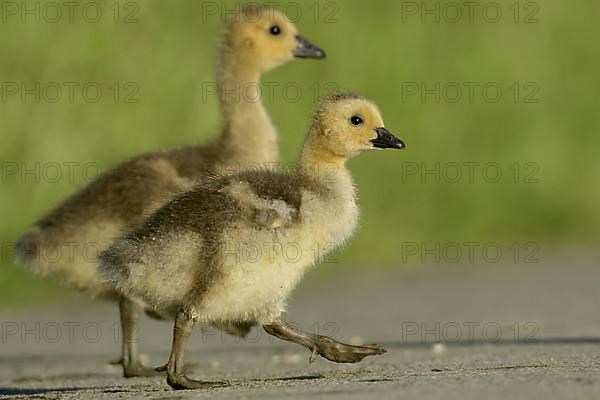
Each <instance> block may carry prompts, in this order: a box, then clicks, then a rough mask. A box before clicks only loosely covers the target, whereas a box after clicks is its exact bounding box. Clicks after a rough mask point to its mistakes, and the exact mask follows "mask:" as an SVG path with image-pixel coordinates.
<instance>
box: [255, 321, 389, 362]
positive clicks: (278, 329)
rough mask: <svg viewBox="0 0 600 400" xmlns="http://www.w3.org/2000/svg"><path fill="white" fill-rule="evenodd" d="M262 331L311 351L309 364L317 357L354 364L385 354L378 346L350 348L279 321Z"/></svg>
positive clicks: (264, 327)
mask: <svg viewBox="0 0 600 400" xmlns="http://www.w3.org/2000/svg"><path fill="white" fill-rule="evenodd" d="M263 329H264V330H265V331H266V332H267V333H268V334H270V335H273V336H275V337H278V338H279V339H282V340H286V341H288V342H294V343H297V344H299V345H301V346H304V347H306V348H307V349H309V350H310V351H311V354H310V358H309V362H313V361H314V360H315V359H316V358H317V355H320V356H322V357H324V358H326V359H328V360H330V361H333V362H337V363H356V362H359V361H361V360H362V359H363V358H365V357H367V356H376V355H380V354H383V353H385V352H386V350H385V349H384V348H383V347H381V346H380V345H378V344H370V345H365V346H352V345H350V344H346V343H342V342H338V341H337V340H335V339H332V338H330V337H329V336H323V335H316V334H314V333H307V332H302V331H300V330H297V329H294V328H293V327H291V326H290V325H288V324H286V323H285V322H283V321H281V320H276V321H273V322H272V323H270V324H268V325H263Z"/></svg>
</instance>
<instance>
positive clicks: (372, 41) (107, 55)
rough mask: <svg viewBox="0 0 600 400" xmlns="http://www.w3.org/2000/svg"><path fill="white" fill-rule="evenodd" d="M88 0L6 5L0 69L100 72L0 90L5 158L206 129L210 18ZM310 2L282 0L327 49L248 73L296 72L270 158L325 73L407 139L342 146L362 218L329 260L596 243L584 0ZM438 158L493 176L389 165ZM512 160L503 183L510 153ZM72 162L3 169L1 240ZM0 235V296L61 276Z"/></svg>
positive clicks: (197, 6)
mask: <svg viewBox="0 0 600 400" xmlns="http://www.w3.org/2000/svg"><path fill="white" fill-rule="evenodd" d="M97 3H98V4H101V5H102V7H103V10H104V16H103V18H102V20H101V21H100V22H98V23H95V24H92V23H87V22H85V21H83V20H82V18H81V17H80V16H79V15H80V14H76V18H75V20H76V21H75V22H74V23H72V24H71V23H68V22H67V21H66V20H65V18H63V20H61V21H60V22H58V23H47V22H43V21H42V22H40V23H35V22H33V21H31V20H29V22H26V23H21V22H19V20H18V17H12V16H6V18H7V22H3V23H0V36H1V37H2V38H3V39H2V42H3V44H2V46H0V76H1V77H2V78H1V81H2V82H4V83H6V82H17V83H18V84H20V83H21V82H25V83H27V84H28V85H33V83H34V82H40V83H41V85H44V84H46V83H48V82H59V83H61V82H80V83H81V84H85V83H87V82H97V83H98V84H99V85H100V86H101V87H102V88H103V90H104V95H103V97H102V99H101V100H100V101H99V102H97V103H89V102H86V101H84V100H83V99H82V98H81V95H80V93H81V92H80V91H77V90H76V92H75V93H76V96H75V101H74V102H73V103H71V102H69V101H67V100H65V98H64V97H63V99H62V100H61V101H58V102H57V103H49V102H47V101H41V102H40V103H36V102H34V101H33V100H32V99H31V96H30V97H29V98H28V99H27V101H25V102H22V101H20V100H19V98H18V96H10V97H8V98H7V100H6V101H2V102H1V103H0V135H1V138H2V142H1V144H2V145H1V146H0V160H1V161H2V163H3V164H2V165H3V166H4V167H6V165H7V164H6V163H15V162H16V163H26V164H27V165H29V166H31V165H33V164H34V163H36V162H39V163H41V164H42V165H44V164H45V163H49V162H55V163H59V164H62V163H65V162H79V163H81V164H86V163H90V162H93V163H97V165H100V166H102V167H108V166H110V165H112V164H114V163H116V162H118V161H120V160H123V159H125V158H127V157H129V156H131V155H134V154H137V153H140V152H144V151H149V150H153V149H157V148H168V147H172V146H176V145H181V144H188V143H197V142H202V141H205V140H207V139H209V138H211V137H213V136H214V134H215V133H216V131H217V127H218V118H217V104H216V99H215V98H214V97H209V98H208V101H206V102H204V101H203V99H202V84H203V82H211V81H213V76H214V60H215V54H216V45H217V43H218V34H219V30H220V26H221V24H220V21H219V18H218V17H216V16H210V17H208V19H207V21H206V22H202V5H201V3H202V2H198V1H191V0H190V1H179V2H177V3H176V4H177V5H173V4H171V3H168V4H167V2H159V1H153V2H150V1H141V2H139V12H138V13H137V15H136V17H137V18H138V19H139V23H135V24H123V23H119V24H115V23H113V22H112V12H111V11H109V9H108V7H109V5H110V4H112V3H113V2H112V1H98V2H97ZM217 3H218V4H220V3H221V2H217ZM313 3H314V1H313V0H309V1H300V2H298V3H297V4H299V5H300V6H301V9H302V10H303V18H301V20H300V21H298V22H297V26H298V28H299V30H300V31H301V32H302V33H303V34H304V35H305V36H306V37H308V38H310V39H311V40H312V41H314V42H315V43H317V44H318V45H320V46H321V47H323V48H324V49H326V50H327V52H328V58H327V60H325V61H322V62H317V61H296V62H293V63H291V64H289V65H286V66H284V67H282V68H279V69H278V70H276V71H273V72H271V73H269V74H268V75H267V76H265V78H264V80H265V81H269V82H280V83H281V84H282V85H284V84H286V83H290V82H294V83H297V84H299V85H300V87H301V88H302V89H303V93H304V95H303V96H302V97H301V98H300V99H299V101H297V102H295V103H292V102H289V101H285V100H284V99H283V96H282V93H281V91H276V92H275V98H274V101H273V102H268V104H267V107H268V109H269V111H270V113H271V115H272V118H273V120H274V122H275V123H276V125H277V126H278V128H279V130H280V132H281V149H282V157H283V160H284V161H293V160H294V159H295V157H296V155H297V153H298V149H299V146H300V144H301V142H302V139H303V136H304V133H305V130H306V127H307V123H308V120H309V117H310V115H311V112H312V110H313V108H314V105H315V99H314V90H312V89H310V88H311V87H313V88H314V86H313V85H315V84H318V85H319V87H320V88H321V90H320V91H319V94H320V95H323V94H325V93H326V90H325V88H326V87H327V84H328V83H330V82H335V84H336V86H338V87H340V88H343V89H352V90H354V91H357V92H360V93H363V94H365V95H367V96H369V97H371V98H373V99H374V100H376V102H377V103H378V104H379V105H380V108H381V110H382V112H383V115H384V118H385V120H386V125H387V127H388V128H390V130H392V131H393V132H396V133H397V134H398V135H399V136H400V137H401V138H403V139H404V140H405V141H406V142H407V144H408V149H407V151H405V152H403V153H399V152H391V151H389V152H385V153H384V152H376V153H373V154H367V155H364V156H361V157H359V158H357V159H355V160H353V161H352V162H351V163H350V166H351V169H352V171H353V173H354V175H355V180H356V184H357V187H358V189H359V196H360V204H361V207H362V222H361V228H360V230H359V231H358V233H357V235H356V236H355V238H354V239H353V241H352V242H351V244H350V245H349V246H348V247H347V248H345V249H344V250H343V251H341V252H340V254H339V263H337V264H335V265H334V266H332V267H330V268H336V266H337V267H340V268H344V267H346V266H347V265H361V264H365V263H369V264H370V265H393V264H397V263H398V262H400V258H399V251H400V249H401V247H402V243H405V242H428V243H429V242H436V241H440V242H447V241H453V242H468V241H479V242H483V241H497V242H499V243H505V244H507V245H508V244H510V243H512V242H515V241H520V242H523V243H525V242H536V243H551V244H553V245H552V246H553V247H554V246H560V245H559V244H563V245H565V246H566V245H569V246H570V245H574V244H575V245H581V246H590V247H591V246H592V245H594V238H597V237H598V236H597V235H598V226H600V207H598V198H599V197H600V196H599V195H600V185H598V182H599V176H600V162H598V156H597V152H598V148H599V145H600V135H599V132H598V128H599V126H600V124H599V122H600V121H599V119H600V114H599V113H598V104H599V102H598V100H599V99H598V91H597V86H598V78H597V76H598V73H597V71H598V70H599V69H600V68H599V67H600V65H599V60H600V55H599V54H598V51H597V43H596V42H597V38H598V30H597V28H596V26H597V22H596V21H595V16H597V15H598V11H599V10H600V6H599V5H598V4H597V3H596V2H593V1H591V0H587V1H582V2H579V3H578V5H577V6H576V5H575V4H571V3H568V2H553V3H551V2H539V3H537V4H538V5H539V13H537V15H536V18H537V19H539V22H538V23H533V24H524V23H514V22H513V21H512V18H513V14H512V11H510V10H509V8H508V7H509V6H510V5H511V4H513V1H512V0H511V1H501V2H499V3H498V4H500V5H501V6H502V7H503V17H502V19H501V20H500V21H499V22H498V23H495V24H493V23H487V22H485V21H484V20H483V18H482V16H481V13H480V12H479V13H476V14H475V22H473V23H469V22H467V21H466V20H465V19H466V16H465V17H464V19H463V21H462V22H459V23H448V22H444V21H442V22H440V23H434V22H433V21H432V17H429V19H428V22H427V23H421V22H420V17H419V16H410V17H408V20H407V21H406V22H403V21H402V4H403V3H402V2H399V1H395V0H389V1H379V2H377V3H376V4H373V5H367V3H365V2H363V1H358V0H351V1H343V2H338V5H339V10H338V11H337V13H336V15H335V18H337V19H338V22H337V23H325V22H324V21H323V19H324V17H325V16H326V15H327V14H328V12H329V11H331V10H333V9H331V8H326V7H329V6H327V3H328V2H326V1H323V2H321V3H320V5H319V8H320V9H321V15H320V18H319V21H318V22H317V23H315V21H314V15H313V11H312V9H311V8H310V7H311V4H313ZM420 3H421V2H417V4H420ZM433 3H434V2H429V3H428V4H429V5H430V6H431V7H433ZM459 3H460V2H459ZM525 3H526V2H521V6H523V5H524V4H525ZM19 4H20V3H19ZM28 4H33V2H29V3H28ZM228 4H229V5H230V7H231V4H232V2H228ZM284 4H285V3H284ZM442 4H443V3H442ZM482 4H483V3H482ZM124 5H125V2H123V3H121V6H124ZM126 11H128V10H126ZM479 11H481V9H479ZM122 12H124V11H122ZM522 13H525V11H522ZM121 17H122V15H121ZM523 17H524V15H521V18H523ZM29 18H30V19H31V17H29ZM114 82H119V83H120V85H121V90H123V85H124V84H125V83H126V82H135V83H136V84H137V86H138V87H139V93H138V94H137V95H136V98H137V99H139V102H138V103H135V104H130V103H123V102H117V103H115V102H114V101H112V100H111V96H112V92H110V91H109V89H108V87H109V86H111V85H112V84H113V83H114ZM410 82H416V83H421V82H425V83H426V84H427V85H428V87H433V86H434V84H435V82H440V83H441V85H442V86H443V85H444V84H446V83H449V82H456V83H459V84H462V83H464V82H479V83H480V88H481V86H483V85H484V84H486V83H488V82H496V83H497V84H498V85H500V87H502V89H503V96H502V98H501V99H500V101H498V102H497V103H491V102H488V101H485V100H484V99H483V97H482V93H481V91H480V90H476V92H475V98H474V101H473V102H469V101H468V99H467V94H466V93H464V94H463V98H462V100H460V101H458V102H456V103H452V102H449V101H445V100H444V99H443V98H442V99H441V101H440V102H439V103H438V102H435V101H434V100H433V98H432V96H429V97H428V98H427V99H426V101H425V102H422V101H421V100H420V99H419V96H418V95H415V96H408V97H407V98H406V99H403V85H404V86H406V84H407V83H408V84H410ZM514 82H518V83H519V86H520V96H519V101H518V102H514V101H513V94H514V93H513V91H511V90H510V89H509V87H510V86H511V85H512V84H513V83H514ZM528 82H533V83H534V84H535V86H534V87H537V88H539V92H538V93H537V94H536V95H535V98H536V99H537V100H539V101H538V102H537V103H524V102H523V99H524V97H525V96H526V95H527V93H529V90H526V88H525V87H524V86H525V85H526V84H527V83H528ZM121 95H122V96H121V97H123V95H124V92H121ZM453 162H455V163H459V164H462V163H465V162H479V163H480V165H486V164H488V163H497V164H498V165H500V166H501V168H502V172H503V178H502V179H501V180H500V181H499V182H497V183H488V182H486V181H485V180H484V179H483V178H482V177H481V171H480V170H479V169H477V170H476V172H477V171H479V173H478V174H477V173H476V175H475V179H474V182H468V181H467V179H466V178H463V179H462V180H460V181H459V182H458V183H451V182H448V181H443V180H442V182H439V183H438V182H435V181H434V180H433V178H432V177H431V176H428V177H427V179H425V181H422V180H421V179H419V178H418V177H416V176H412V175H411V176H407V175H406V174H404V173H403V172H406V171H407V168H412V167H414V166H421V164H422V163H424V165H426V166H427V167H429V168H431V167H433V166H434V165H435V163H440V165H448V163H453ZM515 163H519V166H520V172H521V175H520V177H519V183H514V182H513V178H514V176H513V175H512V174H513V171H512V170H511V169H509V167H510V166H512V165H514V164H515ZM526 163H533V164H532V165H534V167H535V168H536V171H537V172H536V174H535V179H536V180H537V181H538V183H525V182H523V179H524V176H523V174H524V173H526V172H528V171H530V170H527V169H525V168H524V167H525V164H526ZM532 168H533V167H532ZM465 171H466V170H464V171H463V173H464V172H465ZM531 171H533V170H531ZM76 172H77V174H76V175H75V179H74V180H73V181H72V182H71V181H69V179H66V178H65V177H63V179H60V180H59V181H58V182H48V181H44V180H42V181H40V182H35V181H34V180H33V179H32V178H31V177H28V178H27V179H25V180H24V181H23V180H22V179H20V178H16V177H12V176H10V177H3V178H5V179H2V181H1V182H0V190H1V194H0V207H1V210H2V224H1V225H0V238H1V240H2V242H3V243H10V242H11V241H13V240H14V238H15V237H16V236H17V235H18V234H19V233H20V232H22V231H23V230H25V229H26V228H27V227H28V226H29V225H30V224H31V223H33V222H34V221H35V220H36V219H37V218H38V217H40V216H41V215H43V213H44V212H46V211H47V210H49V209H50V208H51V207H52V206H53V205H55V204H56V203H57V202H58V201H60V200H61V199H63V198H64V197H65V196H66V195H68V194H70V193H72V192H74V191H75V190H77V189H78V188H80V187H82V186H83V185H84V184H85V183H86V182H85V179H82V176H81V168H79V169H76ZM7 253H10V252H8V251H7V250H6V249H4V250H3V259H2V264H3V265H2V269H1V270H0V271H1V272H0V299H2V301H11V302H16V301H18V302H20V301H25V300H27V299H31V298H35V297H36V295H40V296H42V295H44V296H46V297H48V296H50V295H54V294H56V293H59V292H57V290H58V289H56V287H55V286H49V285H50V284H47V283H45V281H44V280H39V279H36V280H32V279H30V278H29V277H28V275H27V274H25V273H23V272H20V271H17V270H16V267H13V266H12V259H11V257H10V254H7ZM38 297H39V296H38ZM15 299H16V300H15Z"/></svg>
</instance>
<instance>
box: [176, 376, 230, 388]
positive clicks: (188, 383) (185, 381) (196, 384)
mask: <svg viewBox="0 0 600 400" xmlns="http://www.w3.org/2000/svg"><path fill="white" fill-rule="evenodd" d="M167 383H168V384H169V386H171V387H172V388H173V389H175V390H185V389H214V388H220V387H227V386H229V382H225V381H214V382H212V381H197V380H194V379H191V378H188V377H187V376H185V375H183V374H182V375H167Z"/></svg>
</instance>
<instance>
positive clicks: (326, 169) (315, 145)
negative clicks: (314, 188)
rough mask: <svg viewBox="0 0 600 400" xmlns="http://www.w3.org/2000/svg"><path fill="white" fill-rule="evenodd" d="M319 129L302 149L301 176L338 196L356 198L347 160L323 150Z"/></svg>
mask: <svg viewBox="0 0 600 400" xmlns="http://www.w3.org/2000/svg"><path fill="white" fill-rule="evenodd" d="M317 129H318V128H312V130H311V132H310V133H309V134H308V136H307V138H306V141H305V142H304V146H303V147H302V152H301V154H300V159H299V162H298V166H299V167H298V170H299V173H300V175H302V176H303V177H305V178H307V179H309V180H310V181H312V182H315V183H316V184H318V185H321V186H323V187H326V188H327V189H329V190H332V191H333V192H335V193H336V194H337V195H344V196H346V195H347V196H350V197H354V185H353V181H352V176H351V174H350V171H349V170H348V168H347V167H346V161H347V158H346V157H343V156H340V155H337V154H334V153H332V152H329V151H325V150H323V148H322V146H320V143H319V140H318V137H319V135H317V134H316V130H317Z"/></svg>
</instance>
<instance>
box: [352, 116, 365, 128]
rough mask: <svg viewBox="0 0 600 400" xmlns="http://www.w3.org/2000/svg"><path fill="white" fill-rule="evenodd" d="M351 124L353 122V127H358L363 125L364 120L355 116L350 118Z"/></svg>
mask: <svg viewBox="0 0 600 400" xmlns="http://www.w3.org/2000/svg"><path fill="white" fill-rule="evenodd" d="M350 122H352V125H355V126H358V125H360V124H362V123H363V119H362V118H361V117H359V116H357V115H355V116H353V117H352V118H350Z"/></svg>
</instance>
